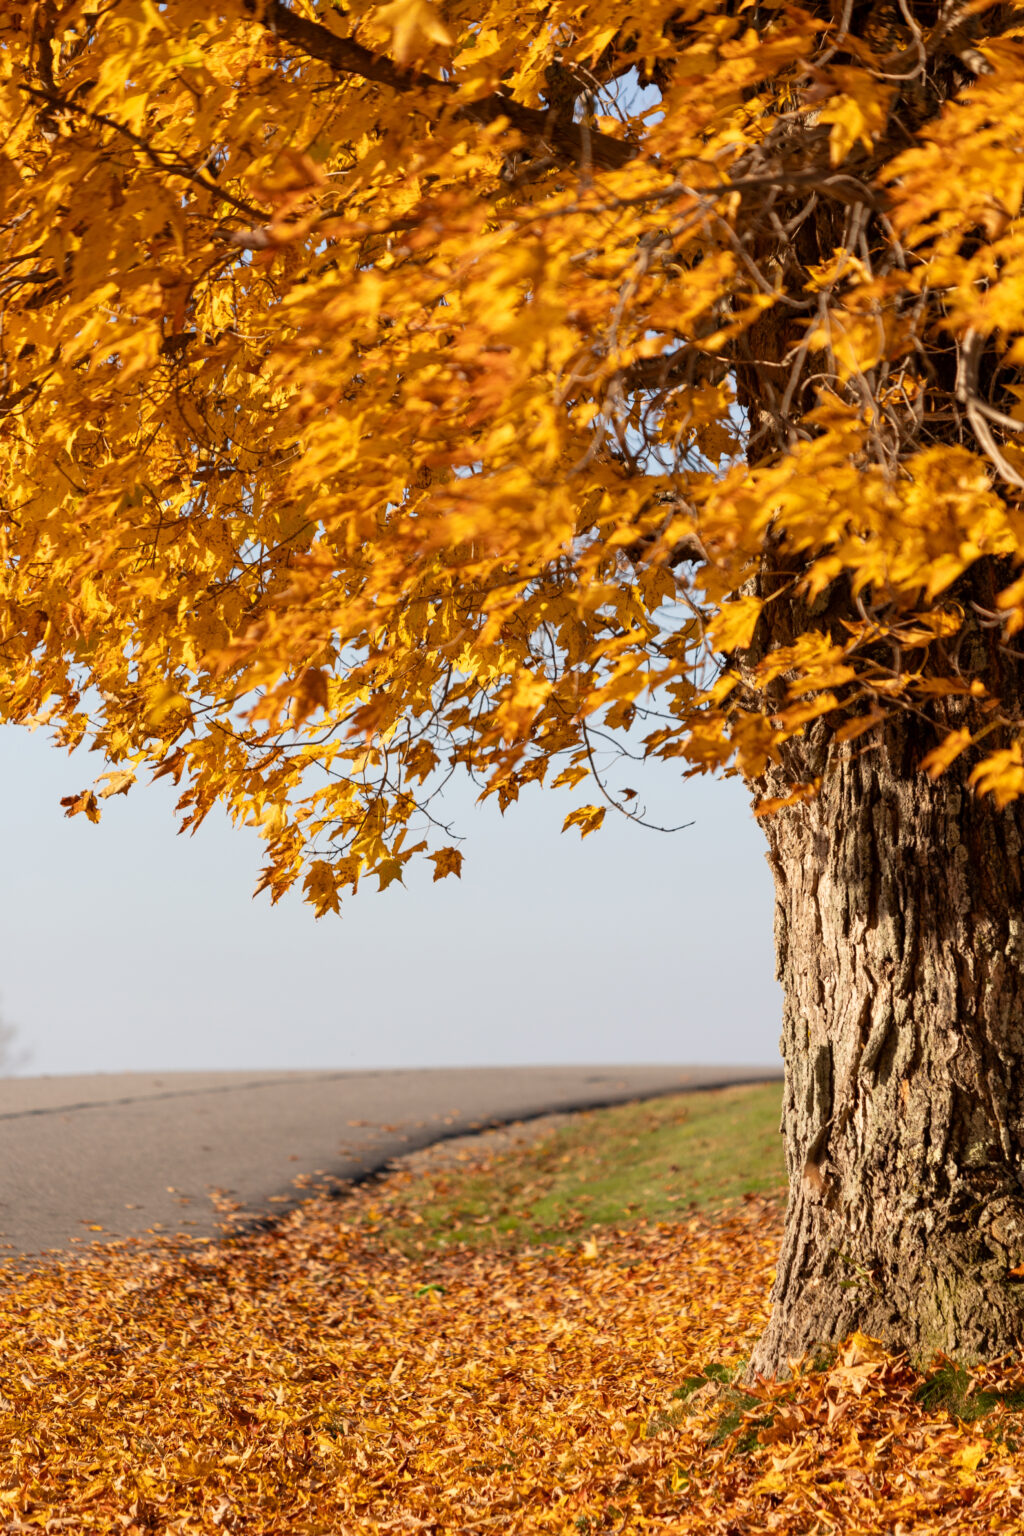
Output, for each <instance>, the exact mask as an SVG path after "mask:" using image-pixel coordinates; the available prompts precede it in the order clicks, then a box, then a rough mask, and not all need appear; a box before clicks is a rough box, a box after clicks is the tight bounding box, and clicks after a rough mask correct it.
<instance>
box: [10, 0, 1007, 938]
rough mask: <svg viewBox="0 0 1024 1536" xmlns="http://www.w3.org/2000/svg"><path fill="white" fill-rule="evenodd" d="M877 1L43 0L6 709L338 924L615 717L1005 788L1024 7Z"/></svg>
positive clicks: (445, 854)
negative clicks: (893, 758)
mask: <svg viewBox="0 0 1024 1536" xmlns="http://www.w3.org/2000/svg"><path fill="white" fill-rule="evenodd" d="M852 14H853V12H852V11H851V10H849V9H848V10H847V11H845V12H842V13H840V10H839V9H836V8H830V7H828V6H826V5H810V6H806V7H804V8H801V7H799V6H795V5H786V6H783V5H776V4H768V5H760V6H757V7H753V8H752V7H746V6H743V5H739V4H733V3H724V0H687V3H686V4H685V5H680V4H679V0H649V3H645V4H643V5H642V6H637V5H635V4H632V3H629V4H627V3H625V0H593V3H591V4H589V5H585V6H581V5H578V4H573V5H566V4H562V3H561V0H525V3H522V4H518V5H516V6H514V7H509V6H508V5H506V4H505V3H504V0H441V3H438V4H435V3H433V0H390V3H386V4H371V3H367V0H355V3H353V4H351V5H336V4H332V3H326V0H325V3H314V0H308V3H296V4H294V5H293V6H291V7H289V6H288V5H286V4H284V3H283V0H212V3H211V0H202V3H200V0H167V3H166V4H161V5H156V4H153V3H151V0H122V3H119V4H116V5H107V4H102V3H99V0H42V3H40V0H8V3H7V4H6V5H5V6H4V8H3V16H2V18H0V122H2V126H3V133H2V141H0V142H2V148H0V204H2V221H0V282H2V285H3V303H4V318H3V330H2V334H0V409H2V412H3V417H2V428H0V432H2V437H0V445H2V446H0V486H2V490H0V497H2V509H3V518H2V526H0V539H2V546H0V547H2V566H0V714H2V715H3V717H5V718H7V719H9V720H14V721H21V722H25V723H29V724H32V723H38V722H47V723H48V724H49V726H50V727H51V728H52V729H54V730H55V731H56V734H57V739H58V740H59V741H60V742H62V743H64V744H66V745H68V746H73V745H74V744H76V743H78V742H81V741H88V742H90V743H92V744H93V745H95V746H96V747H97V748H98V749H99V750H100V752H101V753H102V754H103V756H104V757H105V758H106V759H107V769H108V771H107V772H106V773H105V774H104V775H102V776H101V778H100V780H99V782H98V783H97V784H95V785H93V786H92V787H89V788H84V789H82V790H81V792H80V793H76V794H73V795H69V797H68V801H67V809H68V812H69V814H74V813H78V812H82V813H84V814H85V815H87V816H89V817H91V818H93V819H96V818H98V816H99V814H100V801H101V800H102V799H103V797H104V796H110V795H112V794H117V793H121V792H126V791H128V790H129V789H130V788H131V786H132V784H133V783H134V781H135V779H136V777H137V776H138V775H140V774H142V773H143V772H145V771H147V770H149V771H152V772H155V773H156V774H157V775H169V776H171V777H172V778H173V780H174V781H175V783H177V784H178V785H179V786H180V788H181V809H182V811H183V813H184V819H185V823H186V825H195V824H196V823H197V822H198V821H200V820H201V819H202V818H203V817H204V816H205V815H206V814H207V812H208V811H209V809H210V808H211V806H212V805H213V804H214V803H216V802H217V801H222V802H223V803H224V804H225V805H226V806H227V807H228V809H229V811H230V813H231V814H232V816H233V817H235V818H236V819H237V820H240V821H244V822H247V823H250V824H253V825H256V826H258V827H259V828H260V830H261V832H262V834H263V836H264V837H265V838H266V841H267V848H268V861H267V867H266V870H265V874H264V879H263V883H264V885H265V886H267V887H269V889H270V891H271V893H272V894H273V895H274V896H275V897H276V896H277V895H279V894H280V893H281V892H283V891H284V890H285V889H287V888H288V887H289V886H290V885H292V884H293V883H294V882H295V881H296V880H299V879H301V880H302V881H303V882H304V885H305V889H306V892H307V894H308V896H309V899H310V900H311V901H312V902H313V904H314V906H315V908H316V910H317V911H318V912H325V911H327V910H329V909H337V904H338V898H339V894H340V893H341V892H343V891H344V890H345V889H347V888H353V887H355V885H356V884H357V883H358V881H359V880H360V879H361V878H364V877H366V876H368V875H371V874H372V875H374V876H376V878H377V880H378V882H379V884H380V885H381V886H384V885H387V884H389V883H390V882H391V881H392V880H394V879H397V878H400V877H401V873H402V870H403V868H404V866H405V864H406V862H407V861H408V860H409V859H410V858H411V857H412V856H413V855H414V854H415V853H417V852H424V853H427V854H429V857H431V858H432V859H433V860H434V865H435V873H436V877H437V878H441V877H443V876H445V875H449V874H452V873H455V874H458V872H459V867H460V861H461V855H460V853H459V852H458V851H457V849H456V848H455V847H454V846H452V845H451V844H450V840H449V839H448V838H446V836H445V834H444V830H443V828H440V829H439V828H438V827H437V826H435V824H434V822H433V820H432V815H433V812H434V810H436V801H435V800H434V798H433V797H434V795H435V792H436V791H437V789H438V788H439V787H440V786H441V785H442V784H443V782H444V781H445V779H446V777H447V776H448V775H449V774H450V773H451V772H452V771H453V770H457V769H459V768H461V767H469V768H471V769H472V770H473V771H474V772H475V773H477V774H478V775H479V779H480V782H481V784H482V786H483V787H484V788H485V790H486V792H487V793H488V794H494V795H497V796H498V798H499V800H500V801H501V804H502V805H503V806H504V805H506V804H508V803H510V802H511V801H513V800H515V799H516V797H517V796H518V794H519V792H520V791H521V789H522V788H523V786H524V785H526V784H528V783H530V782H533V781H541V780H547V781H548V782H553V783H554V784H556V785H561V786H576V785H577V784H578V783H579V782H580V781H583V780H586V779H588V778H590V779H592V780H593V776H594V767H595V763H594V756H593V742H594V738H595V733H598V732H605V731H608V730H610V731H612V732H613V733H615V732H621V731H623V730H630V731H631V732H632V738H631V739H633V740H642V742H643V750H644V751H645V752H646V753H648V754H653V755H654V756H659V757H663V758H677V759H678V760H679V766H680V769H681V770H682V771H684V772H698V771H704V770H708V769H723V768H724V769H726V770H729V771H731V770H738V771H740V772H742V773H743V774H744V775H745V776H746V777H747V778H748V779H750V780H753V781H755V782H756V781H757V779H758V777H759V775H760V774H762V772H763V771H764V769H765V768H766V767H767V766H769V765H771V764H773V763H776V762H777V761H778V759H779V754H780V750H781V749H782V748H783V747H784V745H785V743H786V742H787V741H789V740H791V739H793V738H794V737H799V736H801V734H802V733H804V732H805V729H806V727H807V726H808V723H809V722H813V721H824V722H826V723H827V725H828V728H829V730H830V731H832V732H834V733H835V736H836V738H837V739H838V740H840V741H842V740H852V739H855V738H858V737H860V736H861V735H866V733H869V732H871V731H873V730H875V729H876V728H877V727H878V726H879V724H880V722H882V721H883V720H884V719H885V717H886V716H887V715H891V714H892V713H893V712H894V711H909V712H911V713H915V714H916V715H917V716H921V717H924V718H926V719H927V720H929V721H930V722H932V735H931V746H930V750H929V752H928V753H926V754H924V767H925V768H926V769H928V770H930V771H931V772H933V773H938V772H940V771H941V770H942V769H943V768H944V767H945V766H947V765H948V764H949V763H950V762H951V761H952V760H953V759H954V757H955V756H956V755H957V754H960V753H962V752H964V751H965V750H967V749H968V748H970V749H971V752H972V753H973V757H972V759H971V761H972V762H973V764H974V766H973V769H972V780H973V782H974V784H975V785H976V787H977V788H978V790H979V791H981V792H982V793H987V794H991V795H993V796H994V797H995V799H996V800H997V801H999V802H1000V803H1002V802H1005V801H1006V800H1007V799H1009V798H1010V797H1013V796H1015V795H1017V794H1018V793H1019V792H1020V790H1021V788H1022V787H1024V757H1022V744H1021V741H1022V739H1021V734H1020V730H1021V728H1020V722H1019V720H1018V718H1017V713H1016V706H1015V705H1014V704H1013V703H1012V701H1008V702H1004V701H1003V699H1002V698H1001V687H1000V676H1001V673H1000V667H1001V666H1002V664H1003V662H1004V661H1005V659H1006V657H1007V656H1008V655H1009V654H1010V653H1011V652H1012V650H1013V637H1014V635H1015V634H1016V632H1017V630H1018V629H1019V628H1020V627H1021V626H1022V625H1024V576H1022V574H1021V564H1022V555H1024V522H1022V513H1021V506H1020V491H1021V488H1022V487H1024V451H1022V448H1021V446H1020V444H1019V434H1020V430H1021V427H1022V425H1024V377H1022V372H1021V369H1022V364H1024V336H1022V315H1024V303H1022V297H1024V225H1022V223H1021V218H1020V214H1021V201H1022V192H1024V159H1022V157H1021V154H1020V145H1021V136H1022V132H1024V108H1022V102H1024V34H1022V31H1021V13H1020V9H1019V7H1017V6H1014V5H1001V6H995V5H991V4H987V3H975V4H972V5H970V6H968V7H966V8H960V9H954V8H950V7H942V6H933V7H931V9H929V8H927V7H914V8H910V9H908V8H906V7H902V8H901V7H898V6H893V7H891V8H890V7H887V6H885V5H875V6H872V7H867V8H865V7H860V8H858V9H857V13H856V14H857V17H858V18H859V19H858V23H857V26H856V27H854V28H852V29H851V27H850V25H849V20H848V18H849V16H850V15H852ZM844 17H846V18H847V19H846V20H844ZM766 561H768V564H769V566H770V570H771V579H770V580H766V579H765V577H764V571H765V569H766V567H765V562H766ZM978 573H984V582H981V583H980V584H979V583H978V582H975V583H974V584H973V585H971V581H972V579H973V575H974V574H978ZM965 583H967V585H966V586H965ZM979 636H980V637H981V639H980V640H979V639H978V637H979ZM1001 658H1002V660H1001ZM868 739H870V738H868ZM815 788H816V785H815V783H814V782H813V780H812V781H809V782H806V783H797V784H795V785H790V786H789V789H788V790H787V794H792V795H794V796H796V797H797V798H799V797H800V796H806V795H810V794H813V793H814V791H815ZM784 798H785V797H784ZM592 799H593V803H592V804H590V805H588V806H585V807H582V808H580V809H576V810H574V811H573V813H572V814H571V816H570V817H569V821H570V822H571V823H574V824H575V825H577V826H578V827H579V830H580V831H581V832H582V833H583V834H584V835H585V834H587V833H588V832H589V831H591V830H593V829H594V828H596V827H597V826H599V825H600V822H601V820H602V817H603V816H604V813H605V805H604V803H603V802H602V794H601V789H600V784H599V783H597V782H595V783H594V794H593V797H592ZM766 808H767V807H766Z"/></svg>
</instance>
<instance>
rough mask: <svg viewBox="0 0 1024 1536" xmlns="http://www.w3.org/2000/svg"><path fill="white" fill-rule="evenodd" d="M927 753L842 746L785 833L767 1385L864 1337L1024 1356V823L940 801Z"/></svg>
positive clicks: (961, 788)
mask: <svg viewBox="0 0 1024 1536" xmlns="http://www.w3.org/2000/svg"><path fill="white" fill-rule="evenodd" d="M921 735H922V729H921V727H920V725H919V724H916V725H915V724H913V723H908V722H906V721H904V722H894V723H893V724H892V725H890V726H889V727H888V728H887V730H886V739H885V740H884V741H876V742H875V743H874V744H873V746H872V747H868V748H867V749H865V748H864V746H863V741H858V742H854V743H852V744H850V745H848V746H846V747H844V748H842V749H840V752H841V756H840V757H839V759H838V761H836V760H834V761H833V764H832V766H831V770H830V771H827V772H826V773H825V775H824V778H823V783H822V787H821V793H820V795H819V797H818V798H817V799H815V800H813V801H810V802H808V803H804V804H801V805H797V806H793V807H790V808H786V809H784V810H782V811H779V812H777V813H776V814H775V816H773V817H771V818H768V819H767V820H766V823H765V830H766V832H767V835H768V842H769V855H768V856H769V862H770V864H771V866H772V870H773V872H774V876H775V888H776V940H777V954H778V975H779V979H780V980H781V981H782V983H783V987H784V993H785V1002H784V1017H783V1033H782V1048H783V1054H784V1057H785V1066H786V1086H785V1097H784V1108H783V1130H784V1133H785V1138H786V1148H787V1158H788V1165H789V1211H788V1217H787V1224H786V1233H785V1239H784V1242H783V1247H782V1252H781V1255H780V1258H779V1264H778V1271H777V1279H776V1282H775V1286H774V1290H773V1293H772V1300H773V1309H772V1315H771V1321H770V1323H769V1326H768V1328H767V1330H766V1332H765V1334H764V1336H763V1337H762V1339H761V1340H760V1342H759V1344H758V1346H757V1350H756V1353H755V1355H754V1357H753V1360H752V1362H751V1371H752V1373H756V1372H761V1373H763V1374H765V1375H766V1376H774V1375H777V1374H785V1372H786V1369H787V1364H788V1361H789V1360H790V1359H793V1358H796V1357H800V1356H802V1355H804V1354H805V1353H807V1352H808V1351H810V1350H812V1349H813V1348H814V1347H815V1346H816V1345H818V1344H820V1343H822V1342H827V1341H830V1340H838V1339H841V1338H843V1337H844V1336H845V1335H847V1334H848V1333H850V1332H851V1331H852V1330H853V1329H855V1328H858V1329H860V1330H861V1331H863V1332H866V1333H868V1334H871V1335H872V1336H874V1337H877V1338H880V1339H882V1340H884V1341H886V1342H887V1343H889V1344H891V1345H893V1346H896V1347H899V1348H906V1349H909V1350H910V1351H911V1353H912V1354H913V1355H914V1356H915V1357H917V1358H928V1357H930V1356H931V1355H932V1354H934V1352H936V1351H938V1350H943V1351H946V1352H948V1353H950V1354H953V1355H957V1356H959V1357H961V1358H963V1357H971V1356H975V1357H977V1356H982V1355H996V1354H1000V1353H1002V1352H1004V1351H1007V1350H1010V1349H1013V1348H1015V1347H1019V1345H1020V1343H1021V1340H1022V1338H1024V1283H1020V1282H1019V1281H1018V1279H1017V1278H1016V1277H1015V1275H1014V1273H1013V1272H1014V1270H1015V1269H1016V1268H1017V1267H1018V1266H1021V1265H1022V1264H1024V1183H1022V1180H1024V1028H1022V1022H1024V965H1022V962H1024V900H1022V897H1024V890H1022V886H1024V871H1022V863H1021V858H1022V850H1024V805H1022V803H1021V802H1020V801H1018V802H1016V803H1015V804H1013V805H1011V806H1010V807H1008V808H1007V809H1005V810H1002V811H1000V810H996V809H995V808H994V807H993V805H992V803H991V800H984V801H983V800H980V799H978V798H977V797H976V796H975V795H974V794H973V793H972V792H971V790H970V789H969V788H968V787H967V786H966V771H964V772H961V773H959V774H957V773H956V772H955V770H950V771H949V772H948V773H947V775H946V776H945V777H943V778H941V779H940V780H939V781H938V782H936V783H932V782H931V781H930V780H928V779H927V778H926V777H925V776H924V775H922V774H921V772H920V771H919V768H918V763H919V762H920V758H921V755H922V753H923V751H924V750H925V749H926V745H927V743H926V742H925V741H924V740H919V739H917V738H918V737H919V736H921ZM930 739H931V740H934V735H933V734H932V735H931V738H930ZM781 782H782V777H781V776H780V786H779V787H781ZM767 787H768V790H769V792H773V789H774V786H772V785H768V786H767Z"/></svg>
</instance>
